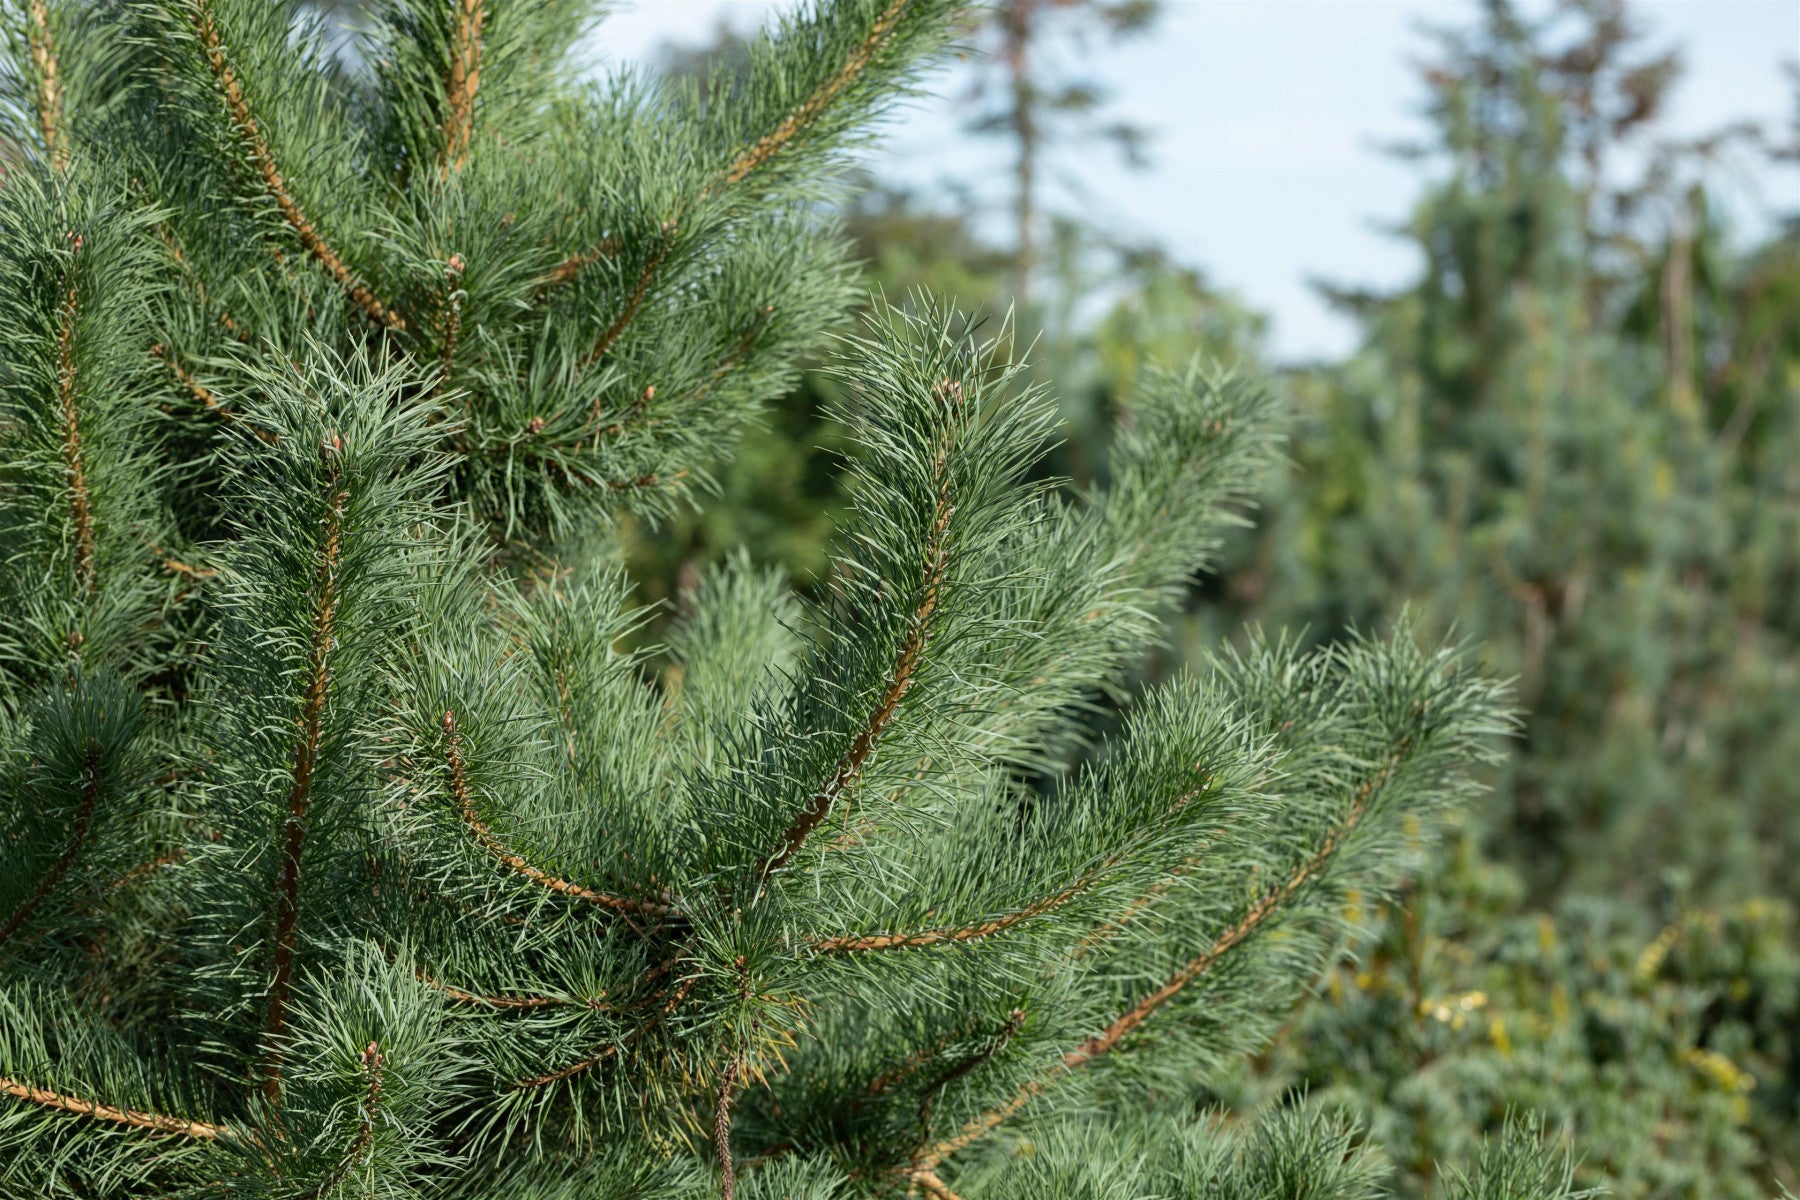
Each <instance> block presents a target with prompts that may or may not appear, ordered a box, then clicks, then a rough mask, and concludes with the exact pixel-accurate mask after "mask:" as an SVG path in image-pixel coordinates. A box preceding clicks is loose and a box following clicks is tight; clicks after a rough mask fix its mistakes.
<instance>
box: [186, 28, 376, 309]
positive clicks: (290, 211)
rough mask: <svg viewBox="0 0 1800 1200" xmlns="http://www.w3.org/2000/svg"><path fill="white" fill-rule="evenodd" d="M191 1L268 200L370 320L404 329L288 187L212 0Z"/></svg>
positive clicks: (232, 115)
mask: <svg viewBox="0 0 1800 1200" xmlns="http://www.w3.org/2000/svg"><path fill="white" fill-rule="evenodd" d="M190 2H191V5H192V10H193V22H194V31H195V33H196V34H198V36H199V39H200V47H201V50H202V51H203V52H204V53H205V56H206V65H207V68H208V70H210V71H211V72H212V76H213V80H214V82H216V83H217V84H218V87H219V91H220V93H221V94H222V95H223V96H224V98H225V106H226V109H227V110H228V112H229V114H230V118H231V123H232V126H233V128H234V129H235V130H236V131H237V134H238V138H239V139H240V140H241V141H242V142H243V145H244V149H245V150H246V151H247V152H248V153H249V155H250V161H251V162H252V163H253V164H254V165H255V167H256V171H257V174H258V175H259V176H260V177H261V179H262V184H263V188H264V190H265V191H266V192H267V193H268V195H269V199H270V200H272V201H273V202H274V204H275V207H276V209H277V210H278V211H279V212H280V213H281V218H282V220H283V221H284V222H286V224H287V226H288V228H289V229H290V230H292V231H293V234H294V236H295V237H296V238H298V239H299V241H300V245H301V246H302V247H303V248H305V250H306V252H307V253H308V254H310V255H311V256H312V257H313V259H314V261H316V262H317V263H318V264H319V265H320V266H322V267H324V268H325V270H326V273H327V274H329V275H330V276H331V277H332V279H334V280H336V281H337V284H338V286H339V287H341V288H342V289H343V290H344V292H345V293H346V294H347V295H349V297H350V299H351V300H353V301H355V302H356V304H357V306H358V307H360V308H361V309H362V310H363V312H364V313H365V314H366V315H367V316H368V318H369V319H370V320H371V321H373V322H375V323H376V324H377V325H381V326H384V327H386V328H388V329H394V330H404V329H405V328H406V321H405V320H404V319H403V318H402V317H401V316H400V314H399V313H397V312H395V311H394V310H393V309H392V308H391V307H389V306H388V305H386V304H383V303H382V302H381V301H380V300H379V299H378V298H377V297H376V295H375V293H374V292H373V291H371V290H370V289H369V287H368V285H367V284H365V283H363V282H361V281H360V280H358V279H357V278H356V276H355V274H354V273H353V272H352V271H351V270H350V268H349V267H348V266H347V265H346V264H345V263H344V260H343V258H342V257H341V256H340V255H339V254H338V252H337V251H336V250H334V249H333V248H332V246H331V244H330V243H329V242H327V241H326V240H325V237H324V235H323V234H321V233H320V232H319V230H318V227H317V226H316V225H314V224H313V222H312V220H311V218H309V217H308V216H307V215H306V213H305V212H304V211H303V210H302V209H301V207H300V205H299V203H298V202H297V201H296V200H295V199H294V197H293V194H292V193H291V192H290V191H289V190H288V186H287V181H286V180H285V179H283V178H282V174H281V170H280V168H279V167H278V166H277V165H276V162H275V155H274V153H273V151H271V150H270V148H269V142H268V139H267V138H266V137H265V136H264V135H263V131H262V126H261V125H260V124H258V122H257V120H256V114H255V113H253V112H251V111H250V102H249V101H248V100H247V99H246V98H245V96H244V89H243V87H242V85H241V84H240V83H239V82H238V77H237V73H236V71H234V70H233V69H232V66H231V61H230V60H229V59H228V58H227V57H226V56H225V46H224V42H223V41H222V39H221V38H220V35H219V27H218V24H217V22H216V21H214V19H213V15H212V9H211V7H210V0H190Z"/></svg>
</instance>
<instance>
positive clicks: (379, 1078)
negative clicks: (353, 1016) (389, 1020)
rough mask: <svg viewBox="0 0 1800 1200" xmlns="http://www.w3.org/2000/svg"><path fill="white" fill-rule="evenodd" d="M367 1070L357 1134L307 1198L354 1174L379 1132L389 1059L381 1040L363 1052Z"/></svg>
mask: <svg viewBox="0 0 1800 1200" xmlns="http://www.w3.org/2000/svg"><path fill="white" fill-rule="evenodd" d="M360 1061H361V1065H362V1070H363V1074H365V1075H367V1076H368V1084H367V1086H366V1087H365V1089H364V1091H363V1097H362V1103H361V1105H360V1106H359V1108H358V1116H357V1124H356V1136H355V1137H353V1138H352V1139H351V1140H350V1145H349V1147H348V1148H346V1149H345V1151H344V1155H343V1157H342V1158H341V1159H339V1160H338V1165H337V1166H336V1167H335V1168H333V1169H332V1172H331V1174H330V1175H327V1176H326V1177H325V1182H323V1183H321V1184H320V1185H319V1186H318V1187H316V1188H313V1189H312V1190H311V1191H309V1192H307V1193H306V1194H305V1197H304V1200H319V1198H320V1197H322V1196H324V1195H326V1194H327V1193H329V1192H330V1191H331V1190H332V1189H334V1188H336V1187H337V1185H338V1184H340V1183H342V1182H343V1181H344V1178H345V1176H347V1175H349V1174H350V1171H351V1170H352V1168H354V1167H355V1166H356V1164H357V1163H358V1162H360V1161H362V1158H363V1155H364V1154H366V1153H368V1149H369V1143H370V1141H371V1140H373V1138H374V1136H375V1118H376V1115H377V1114H378V1113H379V1112H380V1109H381V1089H382V1083H383V1075H384V1073H385V1071H386V1068H387V1060H386V1059H385V1058H384V1057H383V1056H382V1053H381V1044H380V1043H379V1042H370V1043H369V1044H368V1045H367V1046H366V1047H364V1048H363V1052H362V1055H361V1060H360Z"/></svg>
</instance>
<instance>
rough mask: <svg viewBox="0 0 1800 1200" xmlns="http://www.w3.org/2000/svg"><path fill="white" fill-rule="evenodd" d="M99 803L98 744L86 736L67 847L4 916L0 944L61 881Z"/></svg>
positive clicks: (92, 822) (79, 851)
mask: <svg viewBox="0 0 1800 1200" xmlns="http://www.w3.org/2000/svg"><path fill="white" fill-rule="evenodd" d="M99 804H100V747H99V745H98V744H97V743H95V742H94V741H92V740H91V739H90V740H89V742H88V748H87V761H86V763H85V764H84V765H83V769H82V786H81V808H80V809H78V810H77V811H76V814H75V830H74V833H73V834H72V835H71V836H70V838H69V846H68V849H66V850H64V851H63V852H62V854H61V855H59V856H58V857H57V860H56V861H55V862H54V863H52V864H51V865H50V869H49V870H48V871H46V872H44V877H43V879H41V880H39V881H38V885H37V887H36V888H35V889H34V890H33V891H32V893H31V895H30V896H29V897H28V898H27V899H26V901H25V903H23V904H21V905H20V906H19V908H18V911H16V912H14V913H13V915H12V916H10V917H8V918H7V919H6V924H4V925H0V945H3V944H5V942H6V939H8V938H10V937H11V936H12V935H13V934H15V933H17V932H18V930H19V927H20V926H21V925H23V924H25V922H26V921H28V920H30V919H31V914H32V913H34V912H36V911H37V909H38V906H39V905H40V904H42V903H43V902H44V899H45V898H46V897H47V896H49V895H50V893H51V892H53V891H55V890H56V885H57V884H58V883H60V882H62V877H63V876H64V875H66V874H68V872H69V867H70V866H72V865H73V864H74V862H75V857H76V855H78V854H80V853H81V847H82V846H83V845H84V844H86V842H87V836H88V831H89V830H90V829H92V828H93V826H94V810H95V809H96V808H98V807H99Z"/></svg>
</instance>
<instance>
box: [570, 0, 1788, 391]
mask: <svg viewBox="0 0 1800 1200" xmlns="http://www.w3.org/2000/svg"><path fill="white" fill-rule="evenodd" d="M777 7H780V5H779V4H777V3H771V2H770V0H639V2H638V3H635V4H625V5H622V6H621V8H620V10H619V11H617V12H615V14H614V15H613V16H611V17H610V18H609V19H608V20H607V21H606V23H605V24H604V25H602V26H601V27H600V29H599V30H598V31H597V32H596V34H595V36H594V38H593V39H592V41H591V43H590V47H589V48H590V50H591V52H592V53H593V55H594V58H595V62H596V65H597V67H601V69H603V64H604V63H605V62H607V61H621V60H623V61H629V60H635V59H644V58H648V57H650V56H652V55H653V54H654V53H655V51H656V49H657V47H658V46H659V45H661V44H663V43H666V42H672V41H673V42H689V43H700V42H704V41H706V40H708V39H709V37H710V35H711V33H712V31H713V30H714V29H715V28H716V27H717V25H718V24H719V23H720V22H721V21H723V22H725V23H726V24H728V25H730V26H731V27H733V28H736V29H739V30H749V29H753V28H755V27H756V26H757V25H759V24H760V23H761V22H762V21H763V20H764V19H766V17H767V16H768V14H769V13H770V12H771V11H773V10H774V9H776V8H777ZM1636 8H1637V10H1638V11H1639V12H1640V14H1641V15H1642V17H1643V18H1644V21H1645V23H1646V25H1647V26H1648V28H1649V30H1650V32H1651V33H1652V35H1653V37H1654V39H1655V40H1656V41H1657V42H1658V43H1661V42H1664V41H1666V42H1672V43H1676V44H1679V45H1680V46H1681V47H1682V49H1683V55H1684V61H1685V63H1686V67H1687V69H1686V73H1685V75H1684V78H1683V81H1682V83H1681V84H1680V85H1679V87H1678V90H1677V91H1676V93H1675V96H1674V103H1673V105H1672V108H1671V111H1670V125H1671V129H1672V131H1673V132H1675V133H1677V134H1699V133H1704V132H1707V131H1710V130H1713V129H1716V128H1718V127H1719V126H1721V125H1723V124H1725V123H1727V122H1729V121H1733V120H1738V119H1742V118H1746V117H1749V118H1754V119H1758V120H1761V121H1764V122H1767V123H1769V124H1771V125H1780V124H1784V123H1785V122H1786V121H1787V120H1788V119H1789V117H1790V114H1791V113H1792V110H1793V105H1794V103H1795V100H1794V97H1793V95H1792V88H1791V85H1790V84H1789V82H1788V81H1787V80H1786V79H1785V78H1784V77H1783V75H1782V71H1781V65H1782V63H1784V62H1797V61H1800V0H1638V3H1637V4H1636ZM1473 12H1474V5H1473V4H1472V3H1471V0H1165V5H1164V13H1165V15H1164V17H1163V19H1162V21H1161V23H1160V24H1159V26H1158V27H1157V30H1156V32H1155V34H1154V36H1153V37H1150V38H1147V39H1144V40H1142V41H1139V42H1134V43H1126V44H1123V45H1120V46H1106V47H1103V48H1101V50H1100V51H1099V53H1097V54H1096V57H1095V60H1094V64H1093V73H1094V74H1096V75H1098V76H1099V77H1100V78H1102V79H1103V80H1104V81H1105V82H1106V83H1107V85H1108V86H1109V87H1110V89H1111V91H1112V95H1113V104H1112V108H1111V109H1110V110H1109V111H1110V113H1112V114H1116V115H1117V116H1119V117H1123V118H1125V119H1127V120H1130V121H1133V122H1135V123H1138V124H1140V125H1143V126H1146V127H1148V128H1149V129H1150V130H1151V131H1152V134H1153V137H1152V140H1151V143H1150V146H1149V152H1150V159H1151V165H1150V167H1149V168H1148V169H1147V170H1143V171H1130V170H1126V169H1124V168H1123V167H1121V166H1119V165H1118V164H1117V161H1116V159H1115V158H1114V157H1112V156H1110V155H1108V154H1106V153H1104V152H1102V151H1098V150H1096V151H1093V152H1089V153H1085V154H1080V155H1076V156H1073V157H1072V158H1071V159H1070V160H1068V164H1067V165H1068V166H1070V167H1072V168H1073V169H1075V170H1078V171H1079V178H1078V181H1077V182H1078V184H1079V187H1080V188H1081V189H1082V192H1083V195H1082V197H1081V199H1080V200H1079V201H1076V200H1074V199H1072V193H1069V192H1064V193H1063V194H1062V196H1061V198H1060V199H1061V202H1062V203H1064V204H1065V205H1067V204H1070V203H1079V204H1080V206H1081V207H1082V209H1083V211H1084V213H1085V215H1087V216H1088V217H1089V218H1090V219H1093V218H1098V219H1100V220H1103V221H1104V222H1105V223H1106V224H1107V225H1108V227H1109V228H1112V229H1114V230H1117V231H1120V232H1122V233H1125V234H1127V235H1129V236H1132V237H1135V238H1139V239H1144V240H1155V241H1158V242H1161V243H1162V244H1164V245H1166V246H1168V247H1169V248H1170V249H1171V250H1172V251H1173V252H1174V254H1175V255H1176V257H1177V258H1179V259H1180V260H1181V261H1183V262H1186V263H1189V264H1191V265H1194V266H1197V267H1200V268H1201V269H1202V270H1204V271H1205V272H1206V274H1207V275H1208V277H1209V278H1211V279H1212V280H1213V281H1214V283H1215V284H1217V285H1219V286H1222V287H1224V288H1225V289H1227V290H1229V291H1231V292H1234V293H1235V294H1237V295H1238V296H1239V297H1240V298H1241V299H1243V300H1244V301H1245V302H1246V303H1248V304H1249V305H1250V306H1251V307H1253V308H1255V309H1258V310H1259V311H1262V312H1265V313H1267V314H1269V316H1270V317H1271V319H1272V329H1271V349H1272V351H1273V353H1274V355H1275V357H1276V358H1277V359H1280V360H1284V361H1298V360H1303V359H1313V358H1325V357H1335V356H1338V355H1341V354H1343V353H1344V352H1346V351H1347V350H1349V349H1350V348H1351V347H1352V345H1353V344H1354V335H1355V331H1354V329H1353V327H1352V326H1351V325H1350V324H1349V322H1348V321H1347V320H1346V319H1344V318H1343V317H1341V316H1339V315H1338V314H1336V313H1334V312H1332V311H1331V310H1330V309H1329V308H1328V307H1327V306H1326V305H1325V304H1324V303H1323V301H1321V300H1320V299H1319V297H1318V296H1317V295H1316V293H1315V292H1314V291H1313V289H1312V287H1311V284H1310V281H1312V280H1315V279H1325V280H1330V281H1332V282H1337V283H1347V284H1358V285H1376V286H1380V285H1388V284H1394V283H1398V282H1400V281H1402V280H1404V279H1405V278H1406V277H1407V276H1408V274H1409V273H1410V272H1411V271H1412V270H1413V269H1414V261H1413V258H1412V254H1411V252H1410V251H1409V250H1408V249H1407V248H1406V247H1405V246H1404V245H1402V244H1401V243H1399V242H1398V241H1397V240H1396V239H1394V238H1392V237H1390V236H1388V235H1386V234H1384V233H1383V232H1381V229H1380V226H1381V224H1382V223H1383V222H1388V223H1391V222H1394V221H1397V220H1399V219H1400V218H1402V217H1403V216H1404V215H1405V213H1406V211H1407V208H1408V207H1409V205H1410V204H1411V203H1412V201H1413V199H1414V198H1415V197H1416V196H1417V194H1418V189H1419V183H1420V176H1419V174H1418V170H1419V169H1418V168H1417V167H1414V166H1408V165H1406V164H1403V163H1400V162H1397V161H1395V160H1393V159H1391V158H1389V157H1387V156H1384V155H1383V154H1382V153H1381V152H1380V150H1379V147H1380V146H1381V145H1383V144H1386V143H1392V142H1395V141H1399V140H1404V139H1406V138H1409V137H1416V136H1417V135H1418V134H1419V133H1420V132H1421V130H1422V125H1421V124H1420V122H1419V120H1418V117H1417V112H1418V106H1419V103H1420V101H1421V99H1422V94H1421V92H1420V91H1419V89H1418V86H1417V85H1416V83H1415V80H1414V75H1413V72H1412V71H1411V70H1410V69H1409V68H1408V65H1407V64H1408V62H1409V59H1410V57H1411V56H1412V55H1414V54H1416V53H1418V52H1419V51H1420V50H1422V49H1423V48H1424V47H1425V46H1426V45H1427V43H1426V42H1425V40H1424V39H1423V38H1421V37H1420V36H1419V34H1418V27H1419V25H1420V24H1421V23H1422V22H1423V23H1436V24H1443V23H1460V22H1463V21H1466V20H1467V19H1468V18H1469V16H1470V15H1471V14H1473ZM966 87H967V81H966V78H964V77H962V76H960V75H959V74H958V72H957V71H956V69H955V68H954V67H952V68H950V69H948V70H947V71H945V72H943V73H940V74H939V75H937V76H935V77H934V78H932V79H931V80H929V81H928V83H927V88H928V89H929V90H930V91H932V92H934V93H936V95H935V96H934V97H932V98H928V99H926V100H923V101H921V102H919V103H917V104H914V105H911V106H909V107H908V108H907V109H906V110H904V111H903V112H901V113H899V114H897V116H896V119H895V121H894V123H893V124H892V126H891V127H890V128H889V130H888V134H887V136H886V137H885V138H884V139H883V141H882V143H881V145H880V147H879V148H878V149H877V150H875V151H873V152H871V154H870V156H869V158H868V161H867V165H868V167H869V168H870V170H872V171H873V172H874V173H875V174H876V175H877V176H878V177H879V178H881V179H883V180H886V181H889V182H892V183H894V184H897V185H901V186H907V187H911V188H914V189H915V190H918V191H920V192H923V193H925V194H933V193H934V192H936V189H937V186H938V185H939V184H940V183H941V182H942V181H943V180H945V179H960V180H963V181H969V180H979V179H983V178H993V177H995V176H996V175H997V173H998V170H999V169H1000V168H1001V166H1002V160H1001V159H1000V158H999V157H998V154H999V149H998V147H996V146H993V145H991V144H984V143H981V142H978V141H976V140H974V139H971V138H969V137H967V136H965V135H963V134H962V133H961V132H960V130H959V128H958V120H957V118H958V103H957V98H958V94H959V93H962V92H963V91H964V90H965V89H966ZM1725 183H1726V186H1727V189H1728V191H1729V192H1730V201H1731V211H1732V213H1733V215H1734V220H1735V221H1736V222H1737V223H1738V225H1739V227H1740V228H1741V229H1743V230H1745V231H1746V232H1747V233H1753V232H1755V231H1756V230H1757V229H1758V228H1766V227H1767V223H1768V221H1769V220H1770V219H1771V217H1772V215H1773V214H1775V213H1778V212H1782V211H1792V210H1796V209H1800V172H1795V171H1788V172H1785V173H1780V174H1777V173H1773V172H1767V171H1760V170H1750V169H1746V170H1742V171H1739V172H1736V173H1735V174H1734V175H1733V177H1732V178H1730V179H1728V180H1726V181H1725ZM938 194H943V193H938ZM1051 200H1052V202H1053V203H1055V202H1057V200H1058V197H1056V196H1052V197H1051Z"/></svg>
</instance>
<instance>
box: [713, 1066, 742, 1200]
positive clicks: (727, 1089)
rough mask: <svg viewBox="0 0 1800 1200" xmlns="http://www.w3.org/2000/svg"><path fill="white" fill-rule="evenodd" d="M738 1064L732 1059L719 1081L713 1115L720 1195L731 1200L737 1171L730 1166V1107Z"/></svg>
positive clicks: (735, 1088)
mask: <svg viewBox="0 0 1800 1200" xmlns="http://www.w3.org/2000/svg"><path fill="white" fill-rule="evenodd" d="M737 1089H738V1063H737V1061H736V1060H735V1059H734V1060H732V1062H731V1063H730V1064H729V1065H727V1066H726V1068H725V1076H724V1078H723V1079H721V1080H719V1107H718V1109H717V1110H716V1111H715V1112H714V1113H713V1147H714V1149H716V1150H717V1151H718V1152H719V1172H720V1195H721V1196H722V1197H723V1200H731V1198H732V1196H733V1194H735V1192H736V1191H737V1171H736V1170H735V1169H734V1168H733V1167H732V1165H731V1105H732V1102H733V1101H735V1100H736V1099H737Z"/></svg>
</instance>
